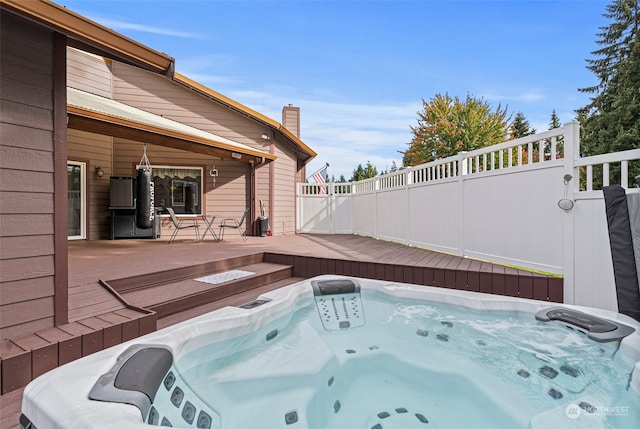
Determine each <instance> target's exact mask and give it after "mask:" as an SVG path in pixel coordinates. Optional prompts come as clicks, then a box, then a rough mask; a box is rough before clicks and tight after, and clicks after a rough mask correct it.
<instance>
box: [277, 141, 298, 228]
mask: <svg viewBox="0 0 640 429" xmlns="http://www.w3.org/2000/svg"><path fill="white" fill-rule="evenodd" d="M275 153H276V155H277V156H278V160H277V161H278V168H277V169H276V170H275V175H274V176H275V177H274V203H273V204H274V207H273V209H274V210H273V213H274V214H273V217H274V222H273V223H272V224H271V229H272V233H273V234H294V233H295V231H296V223H295V210H296V194H295V192H296V191H295V189H296V187H295V179H296V159H295V153H294V152H293V151H291V150H287V149H286V148H285V147H282V146H280V145H276V149H275Z"/></svg>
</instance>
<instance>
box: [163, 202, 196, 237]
mask: <svg viewBox="0 0 640 429" xmlns="http://www.w3.org/2000/svg"><path fill="white" fill-rule="evenodd" d="M166 210H167V211H168V212H169V216H171V222H173V227H174V230H173V234H172V235H171V238H170V239H169V244H171V242H172V241H173V240H175V238H176V235H178V233H179V232H180V231H181V230H183V229H187V228H195V230H196V241H200V233H199V228H200V225H198V221H197V220H195V219H189V220H192V221H193V223H189V224H186V225H183V224H184V222H185V221H186V220H187V219H180V220H178V218H176V212H174V211H173V209H172V208H171V207H167V209H166Z"/></svg>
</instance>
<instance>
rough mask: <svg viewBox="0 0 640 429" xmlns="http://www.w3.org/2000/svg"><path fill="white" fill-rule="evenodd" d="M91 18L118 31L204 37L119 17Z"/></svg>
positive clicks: (188, 37) (191, 37) (192, 37)
mask: <svg viewBox="0 0 640 429" xmlns="http://www.w3.org/2000/svg"><path fill="white" fill-rule="evenodd" d="M90 19H92V20H94V21H96V22H99V23H100V24H102V25H104V26H105V27H109V28H111V29H113V30H116V31H123V30H131V31H138V32H140V33H151V34H159V35H162V36H171V37H181V38H184V39H203V38H204V36H202V35H199V34H196V33H191V32H188V31H178V30H171V29H168V28H162V27H153V26H150V25H142V24H135V23H133V22H126V21H121V20H119V19H111V18H105V17H90Z"/></svg>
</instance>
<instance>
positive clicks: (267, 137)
mask: <svg viewBox="0 0 640 429" xmlns="http://www.w3.org/2000/svg"><path fill="white" fill-rule="evenodd" d="M260 138H261V139H262V140H271V137H269V136H268V135H267V134H263V135H261V136H260Z"/></svg>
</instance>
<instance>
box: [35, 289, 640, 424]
mask: <svg viewBox="0 0 640 429" xmlns="http://www.w3.org/2000/svg"><path fill="white" fill-rule="evenodd" d="M340 279H345V277H341V276H319V277H316V278H314V279H309V280H305V281H302V282H299V283H296V284H294V285H290V286H287V287H284V288H281V289H277V290H274V291H271V292H269V293H266V294H263V295H261V296H260V297H259V300H261V301H265V302H266V303H265V304H263V305H259V306H256V307H255V308H251V309H243V308H237V307H225V308H222V309H220V310H217V311H214V312H211V313H208V314H205V315H202V316H199V317H197V318H194V319H191V320H188V321H185V322H182V323H180V324H177V325H174V326H171V327H169V328H166V329H163V330H160V331H157V332H154V333H151V334H148V335H145V336H143V337H140V338H137V339H135V340H132V341H129V342H127V343H123V344H120V345H118V346H114V347H112V348H110V349H107V350H103V351H101V352H98V353H95V354H93V355H90V356H87V357H85V358H82V359H80V360H77V361H74V362H71V363H69V364H67V365H65V366H62V367H60V368H57V369H55V370H53V371H50V372H48V373H46V374H44V375H42V376H40V377H38V378H37V379H36V380H34V381H32V382H31V383H30V384H29V385H28V386H27V387H26V388H25V391H24V394H23V404H22V413H23V414H24V416H26V417H27V418H28V419H29V420H30V422H31V423H32V424H33V426H34V427H35V428H37V429H46V428H61V429H62V428H65V429H74V428H83V429H85V428H118V429H134V428H137V429H142V428H148V427H149V425H148V424H147V423H145V422H143V420H142V417H141V412H140V410H139V409H138V408H137V407H135V406H132V405H126V404H121V403H113V402H104V401H94V400H90V399H89V393H90V391H91V390H92V388H93V387H94V385H95V384H96V382H97V380H98V379H99V378H100V377H101V376H102V375H104V374H106V373H108V372H109V371H110V370H112V369H113V367H114V365H115V364H116V362H117V360H118V356H120V355H122V354H123V353H125V352H126V351H127V350H128V349H130V348H131V347H132V346H136V347H144V346H145V345H149V346H150V347H151V346H157V345H162V347H166V348H167V349H169V350H170V351H171V353H172V354H173V359H174V361H175V362H177V361H180V359H181V358H182V357H184V356H186V355H188V354H189V353H191V352H193V351H195V350H198V349H199V348H201V347H204V346H206V345H208V344H211V343H215V342H220V341H225V340H229V339H232V338H235V337H238V336H242V335H245V334H249V333H252V332H255V331H257V330H259V329H261V328H263V327H264V326H265V325H268V324H269V323H271V322H274V321H276V320H279V319H283V318H284V319H286V318H287V317H288V316H289V315H291V314H292V313H294V312H295V311H296V310H297V309H299V308H300V307H302V306H303V305H308V303H309V301H310V300H312V299H314V291H313V288H312V287H311V283H312V282H314V281H316V282H317V281H326V280H329V281H332V280H340ZM354 281H355V282H357V283H358V284H359V285H360V287H361V288H362V289H366V290H372V291H376V292H377V293H380V294H383V295H388V296H390V297H393V298H394V299H399V300H408V299H415V300H418V301H427V302H438V303H443V304H451V305H455V306H462V307H465V308H469V309H473V310H480V311H485V310H487V311H516V312H519V313H525V314H530V315H531V320H532V323H534V322H535V318H534V317H535V315H536V313H539V312H541V311H542V310H544V309H547V308H550V307H551V306H549V305H548V304H547V303H544V302H540V301H533V300H527V299H518V298H510V297H503V296H497V295H488V294H480V293H472V292H465V291H458V290H450V289H441V288H432V287H427V286H416V285H410V284H401V283H390V282H385V281H376V280H368V279H354ZM553 307H560V308H567V309H575V310H579V311H583V312H586V313H589V314H592V315H594V316H596V317H599V318H602V319H606V320H609V321H613V322H618V323H620V324H623V325H626V326H629V327H631V328H634V329H635V332H633V333H632V334H630V335H628V336H626V337H625V338H623V339H622V340H621V341H619V342H615V343H614V344H608V345H606V347H611V348H616V347H619V349H620V351H623V352H624V353H625V354H627V355H629V356H632V357H634V358H633V361H635V366H634V370H633V372H632V375H631V379H630V382H629V386H630V388H631V389H634V390H635V391H636V393H638V394H640V323H638V322H636V321H634V320H633V319H631V318H629V317H627V316H625V315H622V314H618V313H612V312H609V311H605V310H599V309H591V308H581V307H576V306H568V305H554V306H553ZM364 311H365V312H366V308H365V309H364ZM554 323H559V322H554ZM276 334H277V332H276ZM274 336H275V335H274ZM267 340H268V338H267ZM161 388H162V387H161ZM338 405H339V404H338ZM338 405H336V406H338ZM611 405H615V404H611ZM635 405H636V407H635V409H631V410H626V412H631V413H634V416H633V417H634V418H635V417H636V413H640V403H636V404H635ZM338 408H339V407H338ZM334 411H335V410H334ZM335 412H336V413H337V412H338V411H335ZM584 414H585V413H583V415H584ZM416 415H418V413H416ZM287 418H289V415H288V414H287V413H283V416H282V419H281V420H282V423H281V427H282V428H287V429H289V428H292V429H306V428H307V427H309V426H308V425H306V422H305V418H306V416H305V415H304V412H302V413H299V414H296V415H295V418H296V421H295V422H288V421H286V419H287ZM418 419H419V417H418ZM389 421H391V420H389ZM414 422H415V420H414ZM589 422H590V423H594V425H592V426H590V427H606V426H604V425H603V423H602V422H601V421H599V420H597V419H591V420H589ZM418 423H419V422H418ZM432 423H437V422H432ZM441 423H442V422H441ZM174 424H175V422H174ZM215 424H220V422H219V421H218V422H217V423H216V422H214V425H215ZM416 424H417V423H416ZM554 424H555V425H561V426H553V425H554ZM584 424H585V422H584V419H580V418H577V419H568V418H567V415H566V404H565V405H564V406H561V407H557V409H549V410H548V411H547V412H545V413H540V414H539V415H536V416H534V417H533V418H532V419H530V420H529V421H528V422H525V423H524V425H523V426H522V427H528V428H531V429H542V428H548V427H564V428H572V427H575V428H581V427H584ZM220 425H221V428H222V429H244V428H238V427H233V426H229V427H227V426H225V421H224V418H223V419H222V423H221V424H220ZM550 425H552V426H550ZM176 427H180V426H179V425H176ZM212 427H218V426H212ZM270 427H271V426H270ZM369 427H374V425H372V426H367V429H368V428H369ZM411 427H413V426H411ZM416 427H419V426H416ZM420 427H421V426H420ZM425 427H447V426H446V425H442V424H441V425H440V426H437V425H436V424H432V425H431V426H425Z"/></svg>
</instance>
